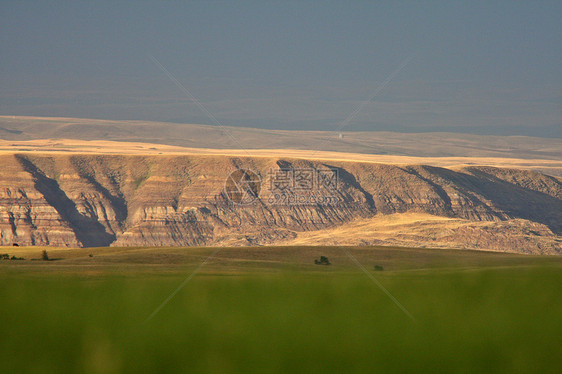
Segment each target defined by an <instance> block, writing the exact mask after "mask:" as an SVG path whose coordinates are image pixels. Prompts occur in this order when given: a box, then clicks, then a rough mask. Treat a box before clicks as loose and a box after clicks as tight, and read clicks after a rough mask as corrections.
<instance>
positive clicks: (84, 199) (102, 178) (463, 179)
mask: <svg viewBox="0 0 562 374" xmlns="http://www.w3.org/2000/svg"><path fill="white" fill-rule="evenodd" d="M0 162H1V164H2V165H3V168H2V169H1V170H0V242H1V244H2V245H11V244H12V243H18V244H20V245H53V246H71V247H72V246H85V247H88V246H107V245H114V246H133V245H144V246H146V245H232V244H234V245H249V244H250V245H263V244H273V243H285V242H290V241H298V240H305V239H306V237H307V235H309V237H312V236H310V235H312V233H314V232H317V233H322V232H328V231H326V230H336V231H333V232H334V233H337V229H338V228H342V230H343V228H345V230H344V231H345V235H344V234H343V231H340V234H341V237H339V238H337V240H336V241H338V243H339V244H346V243H348V244H357V243H377V244H381V243H383V244H384V243H385V242H386V243H397V242H399V243H402V244H408V245H418V246H419V245H424V246H428V245H430V244H431V243H432V242H434V243H436V246H446V245H447V243H449V244H451V245H454V246H457V247H466V248H482V249H494V250H505V251H515V252H524V253H550V254H552V253H561V252H562V239H561V237H560V235H561V233H562V183H561V181H560V179H557V178H554V177H550V176H547V175H544V174H541V173H537V172H532V171H523V170H512V169H499V168H491V167H466V168H461V169H457V170H452V169H445V168H439V167H430V166H423V165H411V166H397V165H388V164H376V163H360V162H341V161H333V162H332V161H330V162H328V161H308V160H297V159H284V158H279V157H275V158H274V157H231V156H203V155H198V156H168V155H162V156H155V155H150V156H148V155H147V156H143V155H84V154H66V155H61V154H48V153H44V154H41V153H37V152H29V153H19V154H3V155H0ZM239 169H248V170H252V171H253V172H255V173H256V175H258V176H259V177H260V178H261V190H260V193H259V198H257V199H256V200H255V201H253V203H251V204H247V205H237V204H235V203H234V202H232V201H231V200H230V199H229V197H228V194H227V192H226V191H225V181H226V179H227V177H228V175H229V174H230V173H231V172H232V171H235V170H239ZM281 170H306V171H311V172H314V173H321V171H324V170H335V171H336V172H337V186H336V188H334V189H333V190H331V194H332V195H333V196H332V197H333V201H328V202H326V201H321V200H318V201H313V202H310V201H307V202H305V203H303V202H302V201H301V202H299V201H296V202H295V201H292V202H287V201H285V202H283V201H281V202H280V201H277V200H275V199H274V197H275V196H276V193H277V192H276V191H275V190H273V189H271V186H272V185H273V183H274V182H275V180H274V179H275V178H276V175H277V174H276V173H279V172H280V171H281ZM395 213H396V214H398V216H401V214H403V213H409V214H411V213H420V214H423V215H424V217H426V218H425V219H422V220H421V221H420V222H421V223H418V224H417V225H415V226H416V227H417V228H416V229H415V230H414V231H416V234H415V235H412V236H411V238H410V239H408V238H407V237H406V236H404V235H403V233H402V234H400V235H399V236H396V237H394V239H393V237H392V235H390V236H388V235H387V236H384V235H383V236H381V235H379V234H380V233H379V232H377V230H380V228H381V226H380V225H379V224H375V223H373V224H372V225H371V224H365V222H369V221H370V220H373V221H372V222H380V219H381V217H385V216H387V215H389V214H395ZM431 217H444V219H445V221H443V222H442V223H443V224H441V223H439V224H436V222H435V221H434V220H433V219H432V218H431ZM450 219H454V220H456V221H455V222H457V223H458V224H456V225H455V227H452V226H451V222H450V221H448V220H450ZM377 220H378V221H377ZM424 221H432V222H433V223H432V224H433V226H432V227H433V228H432V230H433V231H432V232H425V231H423V230H420V229H419V228H420V227H423V222H424ZM358 222H363V224H361V225H359V224H358ZM483 223H485V224H483ZM356 226H357V227H358V229H357V230H354V227H356ZM359 226H360V227H362V229H359ZM440 227H441V228H442V230H441V229H440ZM366 228H367V229H366ZM440 230H441V231H440ZM447 230H449V231H447ZM451 230H452V231H451ZM354 232H355V235H354V234H353V233H354ZM447 233H449V234H447ZM424 235H425V236H427V238H429V237H438V238H439V240H438V242H436V241H435V240H422V239H423V237H424ZM479 235H480V237H482V238H484V239H482V240H476V239H474V238H476V237H479ZM516 237H517V238H518V239H517V240H515V239H514V240H510V238H516ZM532 237H533V238H534V239H533V238H532ZM463 238H464V239H463ZM525 238H531V239H525ZM332 239H333V238H332ZM469 239H470V240H469ZM535 239H536V240H535ZM320 242H322V241H321V240H319V243H320ZM437 244H438V245H437ZM514 244H515V245H514Z"/></svg>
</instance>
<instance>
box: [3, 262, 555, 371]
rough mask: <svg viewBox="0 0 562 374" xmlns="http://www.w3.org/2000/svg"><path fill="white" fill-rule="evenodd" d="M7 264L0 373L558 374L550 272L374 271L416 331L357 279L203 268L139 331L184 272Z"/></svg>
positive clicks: (517, 268) (516, 269)
mask: <svg viewBox="0 0 562 374" xmlns="http://www.w3.org/2000/svg"><path fill="white" fill-rule="evenodd" d="M333 266H334V265H333ZM19 268H20V267H19V266H17V267H10V270H9V271H2V272H0V300H1V301H2V302H1V305H2V307H1V308H0V320H1V321H2V323H1V324H0V336H2V339H0V372H2V373H20V372H41V373H47V374H49V373H74V372H119V373H139V374H142V373H153V372H166V373H184V372H186V371H189V372H196V373H263V372H270V373H273V372H301V373H310V372H321V373H341V372H357V373H365V372H373V368H376V371H377V372H384V373H413V372H453V373H458V372H463V373H480V372H486V373H554V372H559V371H560V370H559V369H560V356H561V354H562V348H561V347H562V344H561V343H562V341H561V334H560V331H561V330H560V328H561V326H562V324H561V323H562V321H561V315H562V298H560V295H561V294H562V271H561V270H562V269H561V268H560V266H554V265H551V266H546V267H541V266H528V267H525V266H514V267H502V268H498V267H496V268H490V269H477V268H471V271H465V270H462V269H460V270H459V271H456V272H455V271H451V270H448V271H443V272H439V271H437V270H432V271H427V272H408V271H405V272H394V271H393V272H386V273H381V274H380V275H379V276H378V277H377V279H378V280H379V281H380V282H381V283H382V284H383V285H384V286H385V288H387V289H388V291H389V292H390V293H391V294H392V295H393V296H394V297H396V299H397V300H399V301H400V303H401V304H402V305H403V306H404V307H405V308H406V309H407V310H408V311H409V312H410V313H411V314H412V315H413V316H414V317H415V319H416V322H413V321H411V320H410V319H409V318H408V317H407V316H406V315H405V314H404V313H403V312H402V311H401V310H400V308H398V307H397V306H396V305H395V304H394V303H393V302H392V301H391V300H390V299H389V298H388V296H386V295H385V294H384V293H383V292H382V291H381V290H380V289H378V288H377V287H376V285H375V284H373V283H372V282H371V281H370V280H369V279H368V278H367V277H365V275H364V274H363V273H362V272H360V271H359V270H357V272H355V273H351V272H345V273H337V272H333V273H332V272H329V273H326V272H317V271H316V272H287V273H283V272H279V273H275V274H271V273H269V274H266V273H262V274H252V275H241V276H236V277H232V276H221V275H217V274H216V273H206V274H205V273H203V274H200V275H198V276H196V277H194V278H193V279H192V280H191V281H190V282H189V283H187V284H186V286H185V287H184V288H183V289H181V291H180V292H178V293H177V294H176V295H175V296H174V298H173V299H172V300H171V301H170V302H169V303H168V304H166V305H165V307H164V308H162V309H161V310H160V311H159V312H158V313H157V314H156V315H155V316H154V318H152V319H151V320H149V321H148V322H146V323H145V320H146V319H147V317H148V316H149V315H150V314H151V313H152V312H153V311H154V310H155V309H156V308H157V307H158V305H160V304H161V303H162V301H163V299H165V298H166V297H167V296H168V295H169V294H170V290H173V289H175V288H176V287H177V286H178V284H180V283H182V282H183V281H184V280H185V277H186V274H185V269H182V270H181V272H180V271H177V272H165V273H161V274H158V275H155V274H154V273H142V274H140V273H139V274H137V275H131V276H127V277H123V276H121V275H119V274H115V276H111V275H110V276H108V275H104V276H101V277H100V275H99V274H95V275H92V276H87V275H85V274H84V273H80V274H75V275H68V274H67V275H64V277H63V278H61V274H60V272H58V271H57V272H45V273H38V272H37V271H36V270H33V273H31V272H30V270H26V269H19ZM194 268H195V267H194ZM26 272H27V273H26ZM92 277H95V279H96V281H95V282H92V279H94V278H92ZM38 306H40V307H38ZM537 316H540V318H537ZM327 326H328V327H329V328H327ZM30 337H33V338H30ZM343 342H345V344H343ZM37 347H41V349H40V350H39V349H37ZM29 352H36V353H35V354H29ZM100 365H103V366H100Z"/></svg>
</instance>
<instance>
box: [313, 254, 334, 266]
mask: <svg viewBox="0 0 562 374" xmlns="http://www.w3.org/2000/svg"><path fill="white" fill-rule="evenodd" d="M314 263H315V264H316V265H330V260H328V257H326V256H320V260H314Z"/></svg>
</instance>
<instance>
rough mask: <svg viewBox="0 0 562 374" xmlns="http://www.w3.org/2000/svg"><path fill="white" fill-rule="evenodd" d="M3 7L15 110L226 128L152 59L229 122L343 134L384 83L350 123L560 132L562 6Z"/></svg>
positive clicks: (6, 102)
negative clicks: (340, 128) (341, 130)
mask: <svg viewBox="0 0 562 374" xmlns="http://www.w3.org/2000/svg"><path fill="white" fill-rule="evenodd" d="M0 9H1V11H2V14H3V15H4V17H3V18H4V20H3V23H2V25H1V26H0V31H1V36H0V48H1V50H2V51H3V52H2V57H1V61H2V62H1V64H0V85H1V87H2V91H1V96H0V114H2V115H37V116H60V117H82V118H100V119H115V120H119V119H127V120H152V121H167V122H180V123H201V124H210V125H213V124H215V123H213V121H212V120H211V119H210V118H209V117H208V116H207V115H205V113H203V112H202V111H201V110H200V108H198V106H197V105H195V104H194V103H193V102H192V101H191V100H190V99H189V97H187V96H186V95H185V94H184V93H183V92H181V91H180V90H179V89H178V87H176V85H175V84H174V83H173V82H172V80H170V79H169V77H167V76H166V75H165V74H164V73H163V72H162V71H161V69H160V68H159V67H158V66H157V65H156V64H155V63H154V62H153V61H152V60H151V56H154V58H156V59H157V60H158V61H160V62H161V63H162V65H163V66H165V67H166V69H168V70H169V72H170V73H171V74H172V75H173V76H174V77H176V78H177V79H178V81H179V82H180V83H181V84H182V85H184V86H185V87H187V88H188V89H189V90H190V91H191V92H192V93H193V95H194V96H195V97H196V98H197V99H198V100H199V101H200V102H201V103H203V105H205V106H206V107H207V108H208V110H209V111H210V112H211V113H212V114H213V115H214V116H215V117H216V118H217V119H218V121H219V122H220V123H221V124H223V125H225V126H244V127H258V128H269V129H271V128H276V129H306V130H328V131H329V130H334V129H336V128H338V126H340V124H341V122H342V121H344V120H345V119H346V118H347V117H348V116H349V115H350V113H352V112H353V110H354V109H355V108H356V107H357V106H358V105H360V104H361V103H362V102H364V101H365V100H366V99H367V98H368V97H369V96H371V94H372V93H373V92H375V91H376V90H377V89H379V90H378V93H377V95H375V96H374V98H373V100H372V102H370V103H369V104H367V105H365V106H364V107H363V108H362V109H361V111H360V112H359V113H358V115H357V116H356V117H354V118H353V120H352V121H350V123H349V125H348V126H346V127H345V130H346V131H354V130H372V131H399V132H427V131H447V132H465V133H475V134H496V135H529V136H538V137H561V136H562V131H561V126H562V105H561V104H562V99H561V98H562V95H561V94H562V89H561V87H562V74H560V73H561V72H560V70H561V69H560V68H561V65H560V62H561V61H562V43H560V41H561V40H560V39H561V38H560V36H561V34H562V27H561V26H560V23H559V22H558V21H559V19H558V18H559V16H557V14H558V15H559V14H560V13H561V11H562V5H561V4H560V3H556V2H539V3H530V2H529V3H527V2H523V3H510V2H502V3H497V4H487V3H470V4H464V3H445V2H425V3H423V4H419V3H413V2H412V3H398V4H395V3H391V2H382V3H377V4H371V3H366V2H365V3H353V4H346V3H343V2H328V3H322V4H320V3H314V2H305V3H302V2H288V3H273V2H242V3H238V2H237V3H228V2H187V3H164V4H161V3H159V2H153V1H148V2H142V3H136V2H118V3H115V4H114V3H110V2H99V3H95V4H92V3H85V2H84V3H82V2H80V3H65V2H58V1H54V2H46V3H38V4H35V3H27V2H22V3H19V2H4V3H2V4H1V5H0ZM409 58H411V60H410V61H409V62H408V63H407V64H406V65H405V66H404V67H403V68H402V69H399V71H397V69H398V68H399V66H400V65H401V64H404V61H406V60H407V59H409ZM393 72H394V73H395V74H394V75H392V74H393ZM389 77H391V78H392V79H390V80H389ZM385 81H387V84H383V82H385ZM381 85H383V86H384V87H381Z"/></svg>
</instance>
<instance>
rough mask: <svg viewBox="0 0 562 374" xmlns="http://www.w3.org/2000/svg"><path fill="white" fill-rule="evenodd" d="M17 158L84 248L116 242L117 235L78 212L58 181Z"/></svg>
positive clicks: (26, 161) (19, 157) (20, 157)
mask: <svg viewBox="0 0 562 374" xmlns="http://www.w3.org/2000/svg"><path fill="white" fill-rule="evenodd" d="M15 157H16V159H17V160H18V162H19V163H20V164H21V165H22V167H23V168H24V170H25V171H27V172H28V173H30V174H31V175H32V177H33V179H34V182H35V188H36V189H37V191H39V192H40V193H41V194H42V195H43V197H45V200H47V202H48V203H49V204H50V205H51V206H52V207H53V208H55V210H56V211H57V212H58V213H59V215H60V217H61V218H62V219H63V220H64V221H66V222H67V223H68V224H69V225H70V228H71V229H72V231H73V232H74V234H75V235H76V239H77V240H78V241H79V242H80V243H82V245H83V246H84V247H106V246H108V245H109V244H111V243H112V242H113V241H115V238H116V237H115V235H113V234H109V233H108V232H107V231H106V229H105V227H104V226H103V225H102V224H101V223H99V222H98V221H97V220H95V219H93V218H91V217H88V216H85V215H83V214H81V213H80V212H79V211H78V209H77V208H76V204H75V203H74V202H73V201H72V200H71V199H70V198H69V197H68V196H67V195H66V194H65V192H64V191H63V190H62V189H61V188H60V186H59V184H58V182H57V181H56V180H54V179H51V178H49V177H48V176H46V175H45V173H43V171H41V170H40V169H39V168H38V167H37V166H36V165H35V164H33V162H31V161H30V160H29V159H27V158H26V157H24V156H22V155H15Z"/></svg>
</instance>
